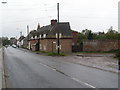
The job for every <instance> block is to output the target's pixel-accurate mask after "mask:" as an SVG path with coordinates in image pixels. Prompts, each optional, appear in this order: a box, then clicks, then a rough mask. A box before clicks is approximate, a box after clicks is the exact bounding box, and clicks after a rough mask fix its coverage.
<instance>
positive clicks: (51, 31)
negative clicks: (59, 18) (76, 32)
mask: <svg viewBox="0 0 120 90" xmlns="http://www.w3.org/2000/svg"><path fill="white" fill-rule="evenodd" d="M58 31H59V33H61V34H62V37H72V31H71V28H70V25H69V22H63V23H62V22H61V23H57V24H55V25H47V26H44V27H41V28H40V29H38V30H37V32H39V34H47V37H49V38H50V37H55V36H56V33H57V32H58Z"/></svg>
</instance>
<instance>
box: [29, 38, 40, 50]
mask: <svg viewBox="0 0 120 90" xmlns="http://www.w3.org/2000/svg"><path fill="white" fill-rule="evenodd" d="M37 42H38V40H30V50H34V49H35V47H32V45H33V44H34V43H37Z"/></svg>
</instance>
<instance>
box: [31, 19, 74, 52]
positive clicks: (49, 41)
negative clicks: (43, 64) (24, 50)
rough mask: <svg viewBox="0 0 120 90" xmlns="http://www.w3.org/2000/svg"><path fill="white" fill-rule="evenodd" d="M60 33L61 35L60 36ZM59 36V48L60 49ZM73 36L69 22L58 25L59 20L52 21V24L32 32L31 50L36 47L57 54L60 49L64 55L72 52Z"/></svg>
mask: <svg viewBox="0 0 120 90" xmlns="http://www.w3.org/2000/svg"><path fill="white" fill-rule="evenodd" d="M58 33H59V35H58ZM58 36H59V43H60V45H59V47H58ZM72 40H73V35H72V31H71V28H70V25H69V22H60V23H57V20H51V24H50V25H47V26H43V27H40V25H39V28H38V29H37V31H34V32H32V35H31V37H30V46H31V49H32V48H34V47H36V48H38V49H39V50H40V51H45V52H57V50H58V48H60V52H62V53H71V52H72ZM34 50H35V49H34Z"/></svg>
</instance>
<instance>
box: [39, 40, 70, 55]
mask: <svg viewBox="0 0 120 90" xmlns="http://www.w3.org/2000/svg"><path fill="white" fill-rule="evenodd" d="M53 42H54V43H53ZM56 45H57V39H44V40H40V50H41V51H46V52H52V49H53V52H57V48H56ZM60 45H61V49H60V52H62V53H71V52H72V39H60Z"/></svg>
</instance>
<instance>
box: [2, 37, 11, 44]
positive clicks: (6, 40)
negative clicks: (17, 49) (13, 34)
mask: <svg viewBox="0 0 120 90" xmlns="http://www.w3.org/2000/svg"><path fill="white" fill-rule="evenodd" d="M2 44H3V46H5V45H11V42H10V40H9V39H8V38H7V37H2Z"/></svg>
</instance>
